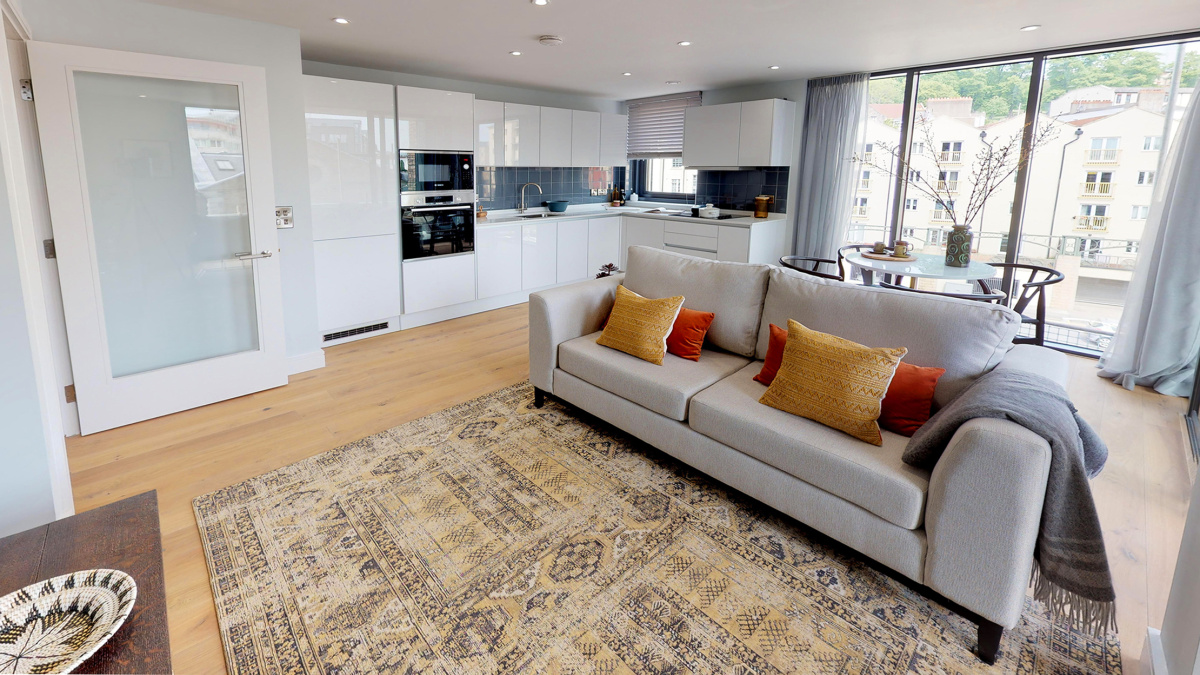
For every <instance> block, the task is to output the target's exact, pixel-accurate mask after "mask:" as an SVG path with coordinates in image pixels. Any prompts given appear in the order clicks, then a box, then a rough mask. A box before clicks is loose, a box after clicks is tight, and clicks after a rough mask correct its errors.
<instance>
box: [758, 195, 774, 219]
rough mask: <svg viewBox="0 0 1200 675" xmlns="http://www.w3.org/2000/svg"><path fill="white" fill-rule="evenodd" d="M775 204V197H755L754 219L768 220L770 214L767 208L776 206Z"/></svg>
mask: <svg viewBox="0 0 1200 675" xmlns="http://www.w3.org/2000/svg"><path fill="white" fill-rule="evenodd" d="M774 203H775V197H773V196H771V195H759V196H757V197H755V198H754V217H755V218H766V217H767V216H768V215H770V212H769V211H768V210H767V207H769V206H770V205H771V204H774Z"/></svg>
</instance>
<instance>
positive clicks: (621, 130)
mask: <svg viewBox="0 0 1200 675" xmlns="http://www.w3.org/2000/svg"><path fill="white" fill-rule="evenodd" d="M628 147H629V116H628V115H618V114H616V113H600V163H599V164H597V165H596V166H625V165H626V164H628V163H629V152H628Z"/></svg>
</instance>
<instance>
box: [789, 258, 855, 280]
mask: <svg viewBox="0 0 1200 675" xmlns="http://www.w3.org/2000/svg"><path fill="white" fill-rule="evenodd" d="M779 264H780V265H782V266H783V267H786V268H788V269H789V270H796V271H797V272H803V273H804V274H809V275H812V276H814V277H820V278H822V279H832V280H833V281H842V275H841V271H842V266H841V265H840V264H838V261H837V260H829V259H828V258H810V257H806V256H801V255H785V256H783V257H782V258H780V259H779ZM821 265H833V266H834V267H836V268H837V270H838V274H829V273H828V272H822V271H820V270H819V269H817V268H819V267H820V266H821Z"/></svg>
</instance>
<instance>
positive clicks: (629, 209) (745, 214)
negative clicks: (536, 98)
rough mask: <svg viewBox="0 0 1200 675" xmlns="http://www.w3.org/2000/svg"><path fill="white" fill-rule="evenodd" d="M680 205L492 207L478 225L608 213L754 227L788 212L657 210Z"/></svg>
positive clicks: (781, 217)
mask: <svg viewBox="0 0 1200 675" xmlns="http://www.w3.org/2000/svg"><path fill="white" fill-rule="evenodd" d="M690 208H691V207H690V206H688V207H684V206H679V205H672V206H668V207H650V206H620V207H609V206H596V205H591V204H584V205H579V206H578V207H574V208H572V207H568V208H567V211H566V212H565V213H556V214H554V215H551V216H547V217H545V218H522V217H521V216H523V215H534V214H538V213H548V211H547V209H545V208H531V209H529V210H528V211H526V212H525V213H523V214H522V213H519V212H517V211H515V210H506V211H489V212H488V217H487V218H479V219H477V220H476V221H475V227H476V228H486V227H490V226H498V225H512V224H513V223H546V222H558V221H564V220H578V219H580V218H603V217H605V216H627V217H629V216H632V217H636V218H657V219H659V220H681V221H687V222H696V223H710V224H712V225H721V226H724V227H744V228H748V227H752V226H753V225H756V224H758V223H768V222H772V221H778V220H783V219H784V218H786V217H787V216H786V214H783V213H772V214H770V215H768V216H767V217H766V218H755V217H754V215H753V213H751V212H749V211H722V213H731V214H733V215H734V217H733V218H727V219H725V220H718V219H715V218H698V217H695V216H677V215H671V214H670V213H656V211H668V210H669V211H682V210H685V209H690Z"/></svg>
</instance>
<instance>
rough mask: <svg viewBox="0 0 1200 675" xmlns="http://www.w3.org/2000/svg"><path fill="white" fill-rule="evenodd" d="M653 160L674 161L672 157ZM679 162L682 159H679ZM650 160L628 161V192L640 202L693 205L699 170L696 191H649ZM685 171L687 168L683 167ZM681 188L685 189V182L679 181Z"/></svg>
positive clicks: (698, 186)
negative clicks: (634, 195)
mask: <svg viewBox="0 0 1200 675" xmlns="http://www.w3.org/2000/svg"><path fill="white" fill-rule="evenodd" d="M655 159H663V160H667V159H670V160H674V159H675V158H674V157H657V158H655ZM679 160H680V162H682V161H683V158H682V157H680V158H679ZM650 161H651V160H650V159H646V158H636V159H631V160H629V191H630V192H631V193H633V194H636V195H637V196H638V199H639V200H641V201H651V202H665V203H668V204H695V203H696V195H697V194H698V193H699V190H700V170H699V169H697V170H696V181H695V182H696V190H695V191H694V192H691V193H687V192H659V191H654V190H651V189H650V179H649V166H650V164H649V163H650ZM683 168H684V170H685V171H686V170H687V167H686V166H684V167H683ZM680 187H681V188H685V189H686V182H683V181H682V180H681V183H680Z"/></svg>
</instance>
